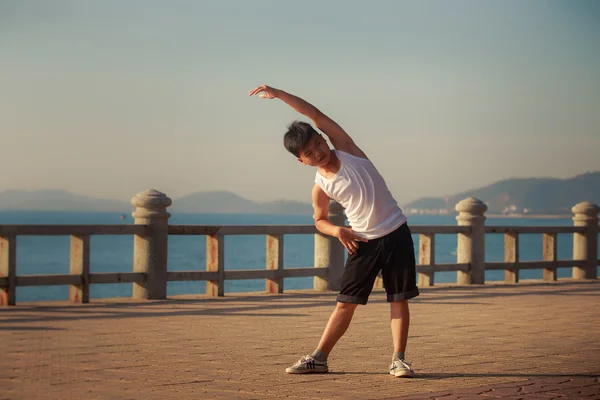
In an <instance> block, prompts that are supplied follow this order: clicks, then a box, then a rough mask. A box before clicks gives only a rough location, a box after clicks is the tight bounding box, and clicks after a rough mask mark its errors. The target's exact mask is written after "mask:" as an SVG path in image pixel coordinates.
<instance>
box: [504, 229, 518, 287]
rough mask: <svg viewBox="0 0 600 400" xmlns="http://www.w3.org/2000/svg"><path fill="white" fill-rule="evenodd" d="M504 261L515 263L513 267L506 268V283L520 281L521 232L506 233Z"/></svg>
mask: <svg viewBox="0 0 600 400" xmlns="http://www.w3.org/2000/svg"><path fill="white" fill-rule="evenodd" d="M504 261H505V262H507V263H514V264H513V265H511V267H512V268H509V269H505V270H504V283H519V265H518V263H519V234H518V233H517V232H508V233H505V234H504Z"/></svg>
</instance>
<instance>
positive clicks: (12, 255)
mask: <svg viewBox="0 0 600 400" xmlns="http://www.w3.org/2000/svg"><path fill="white" fill-rule="evenodd" d="M0 278H6V280H7V283H6V286H5V287H0V306H14V305H15V302H16V301H17V292H16V289H17V237H16V236H15V235H10V236H0Z"/></svg>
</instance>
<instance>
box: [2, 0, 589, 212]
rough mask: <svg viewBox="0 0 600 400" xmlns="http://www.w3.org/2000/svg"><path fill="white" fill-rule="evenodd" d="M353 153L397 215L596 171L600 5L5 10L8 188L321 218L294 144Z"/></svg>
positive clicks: (145, 1) (15, 4) (256, 1)
mask: <svg viewBox="0 0 600 400" xmlns="http://www.w3.org/2000/svg"><path fill="white" fill-rule="evenodd" d="M261 84H267V85H270V86H273V87H276V88H279V89H283V90H285V91H287V92H289V93H292V94H295V95H297V96H299V97H301V98H303V99H305V100H307V101H309V102H310V103H312V104H314V105H315V106H316V107H318V108H319V109H320V110H321V111H323V112H324V113H325V114H327V115H328V116H330V117H331V118H332V119H334V120H335V121H336V122H338V123H339V124H340V125H341V126H342V127H343V128H344V129H345V130H346V131H347V132H348V133H349V134H350V136H352V138H353V139H354V141H355V142H356V143H357V145H358V146H359V147H360V148H361V149H362V150H363V151H364V152H365V153H366V154H367V155H368V156H369V158H370V159H371V160H372V161H373V162H374V164H375V166H376V167H377V168H378V170H379V171H380V172H381V174H382V175H383V176H384V178H385V180H386V182H387V184H388V187H389V189H390V191H391V192H392V194H393V195H394V196H395V197H396V199H397V200H398V202H399V203H400V204H405V203H407V202H410V201H412V200H416V199H418V198H421V197H428V196H445V195H450V194H454V193H457V192H461V191H465V190H469V189H472V188H477V187H481V186H486V185H489V184H491V183H493V182H496V181H498V180H502V179H508V178H520V177H556V178H569V177H572V176H575V175H578V174H581V173H585V172H586V171H598V170H600V156H599V154H600V2H597V1H593V0H590V1H579V0H572V1H558V0H557V1H554V0H545V1H536V0H531V1H514V0H503V1H491V0H472V1H464V0H455V1H445V0H439V1H434V0H425V1H421V0H419V1H401V0H370V1H362V0H360V1H359V0H303V1H288V0H252V1H247V0H237V1H234V0H204V1H181V0H173V1H156V0H125V1H117V0H103V1H95V2H92V1H77V0H73V1H65V0H54V1H52V2H49V1H45V0H38V1H31V0H14V1H11V0H0V162H1V165H2V168H1V169H0V191H2V190H9V189H22V190H41V189H65V190H68V191H70V192H72V193H76V194H82V195H88V196H93V197H100V198H110V199H118V200H123V201H129V200H130V199H131V197H133V196H134V195H135V194H136V193H138V192H141V191H143V190H146V189H149V188H154V189H157V190H160V191H162V192H164V193H166V194H167V195H168V196H170V197H171V198H172V199H174V200H176V199H177V197H182V196H184V195H186V194H190V193H195V192H199V191H213V190H226V191H231V192H234V193H237V194H239V195H241V196H243V197H246V198H248V199H250V200H254V201H259V202H262V201H270V200H276V199H287V200H298V201H302V202H310V190H311V188H312V186H313V179H314V174H315V172H316V170H315V169H314V168H312V167H305V166H303V165H301V164H300V163H299V162H298V161H297V160H296V159H295V158H294V156H293V155H291V154H290V153H288V152H287V151H286V150H285V148H284V147H283V144H282V138H283V134H284V133H285V131H286V127H287V125H288V124H289V123H290V122H291V121H293V120H296V119H298V120H304V121H307V119H306V118H305V117H303V116H301V115H299V114H297V113H296V112H295V111H293V110H292V109H290V108H289V107H287V106H286V105H285V104H284V103H283V102H281V101H279V100H276V99H275V100H267V99H259V98H257V97H252V98H251V97H248V91H249V90H250V89H252V88H254V87H256V86H258V85H261Z"/></svg>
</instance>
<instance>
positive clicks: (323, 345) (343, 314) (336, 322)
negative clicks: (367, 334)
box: [317, 302, 358, 355]
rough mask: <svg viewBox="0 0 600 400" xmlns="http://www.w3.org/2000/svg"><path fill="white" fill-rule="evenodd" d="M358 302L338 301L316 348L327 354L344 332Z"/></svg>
mask: <svg viewBox="0 0 600 400" xmlns="http://www.w3.org/2000/svg"><path fill="white" fill-rule="evenodd" d="M357 306H358V304H351V303H341V302H338V303H337V305H336V307H335V310H333V313H331V317H329V322H327V326H326V327H325V330H324V331H323V335H322V336H321V340H320V341H319V346H318V347H317V349H318V350H321V351H322V352H323V353H325V354H327V355H329V353H330V352H331V350H332V349H333V346H335V344H336V343H337V341H338V340H339V339H340V338H341V337H342V336H343V335H344V333H346V330H347V329H348V326H350V321H352V316H353V315H354V310H356V307H357Z"/></svg>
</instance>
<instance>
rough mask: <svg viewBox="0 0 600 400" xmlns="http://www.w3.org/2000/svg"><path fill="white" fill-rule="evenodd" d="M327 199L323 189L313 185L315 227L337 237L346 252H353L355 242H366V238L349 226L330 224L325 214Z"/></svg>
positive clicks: (356, 246) (327, 206)
mask: <svg viewBox="0 0 600 400" xmlns="http://www.w3.org/2000/svg"><path fill="white" fill-rule="evenodd" d="M329 201H330V199H329V196H327V194H326V193H325V192H324V191H323V189H321V188H320V187H319V186H318V185H315V186H313V190H312V203H313V209H314V215H313V218H314V220H315V227H316V228H317V230H318V231H319V232H321V233H322V234H324V235H329V236H333V237H336V238H338V240H339V241H340V242H341V243H342V245H343V246H344V247H345V248H346V250H348V253H349V254H354V253H356V250H357V249H358V244H357V243H356V242H357V241H359V242H366V241H367V239H364V238H362V237H360V236H359V235H357V234H356V232H354V231H353V230H352V229H350V228H346V227H345V226H336V225H334V224H332V223H331V222H330V221H329V219H328V215H327V214H328V213H329Z"/></svg>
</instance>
